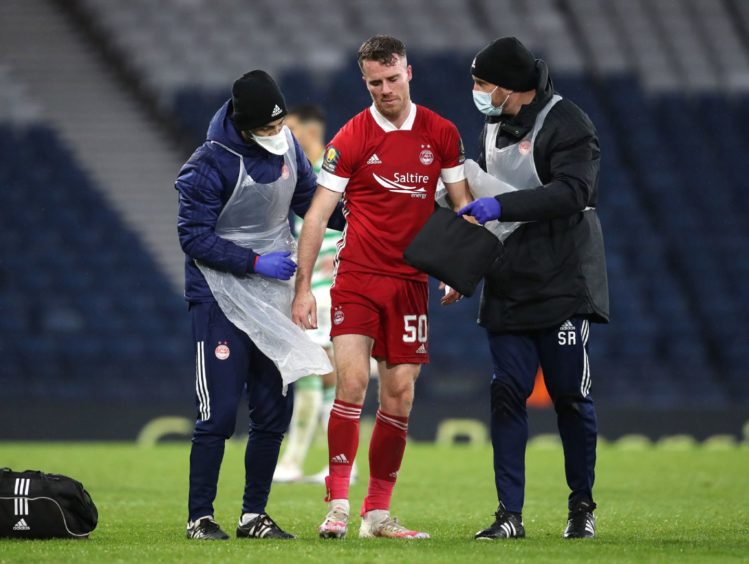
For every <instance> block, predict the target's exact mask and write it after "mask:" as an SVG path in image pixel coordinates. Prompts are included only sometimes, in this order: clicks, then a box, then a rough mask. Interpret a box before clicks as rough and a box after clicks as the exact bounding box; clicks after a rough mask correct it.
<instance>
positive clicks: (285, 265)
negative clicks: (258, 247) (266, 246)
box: [255, 251, 296, 280]
mask: <svg viewBox="0 0 749 564" xmlns="http://www.w3.org/2000/svg"><path fill="white" fill-rule="evenodd" d="M290 255H291V252H290V251H277V252H275V253H268V254H267V255H258V257H257V260H256V261H255V272H256V273H258V274H262V275H263V276H267V277H268V278H277V279H279V280H288V279H289V278H291V277H292V276H294V272H296V263H295V262H294V261H293V260H291V259H290V258H289V256H290Z"/></svg>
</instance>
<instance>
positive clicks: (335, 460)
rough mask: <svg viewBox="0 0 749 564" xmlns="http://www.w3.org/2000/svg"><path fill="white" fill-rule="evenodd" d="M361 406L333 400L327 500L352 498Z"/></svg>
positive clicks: (330, 423)
mask: <svg viewBox="0 0 749 564" xmlns="http://www.w3.org/2000/svg"><path fill="white" fill-rule="evenodd" d="M360 417H361V405H357V404H355V403H347V402H345V401H341V400H335V401H334V402H333V408H332V409H331V410H330V421H329V422H328V455H329V458H328V460H329V464H328V467H329V470H328V474H329V476H328V478H327V479H326V480H325V484H326V485H327V488H328V496H327V498H326V501H330V500H331V499H348V489H349V481H350V479H351V466H352V465H353V464H354V458H355V457H356V449H357V448H358V447H359V418H360Z"/></svg>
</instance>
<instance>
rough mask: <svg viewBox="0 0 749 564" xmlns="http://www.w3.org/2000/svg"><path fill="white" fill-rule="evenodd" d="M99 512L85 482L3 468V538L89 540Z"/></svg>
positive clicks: (0, 521)
mask: <svg viewBox="0 0 749 564" xmlns="http://www.w3.org/2000/svg"><path fill="white" fill-rule="evenodd" d="M98 520H99V512H98V511H97V510H96V505H94V502H93V501H92V500H91V496H90V495H89V494H88V492H87V491H86V490H85V489H84V487H83V484H81V483H80V482H78V481H76V480H73V479H72V478H69V477H67V476H63V475H61V474H45V473H44V472H40V471H38V470H25V471H23V472H14V471H13V470H11V469H10V468H0V537H6V538H14V539H52V538H68V539H71V538H72V539H85V538H88V535H89V534H91V532H92V531H93V530H94V529H95V528H96V523H97V522H98Z"/></svg>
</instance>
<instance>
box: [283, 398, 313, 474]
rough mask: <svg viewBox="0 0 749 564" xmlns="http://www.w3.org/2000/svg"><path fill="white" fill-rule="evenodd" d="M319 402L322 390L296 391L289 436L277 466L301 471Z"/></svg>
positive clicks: (310, 440) (310, 439)
mask: <svg viewBox="0 0 749 564" xmlns="http://www.w3.org/2000/svg"><path fill="white" fill-rule="evenodd" d="M321 402H322V390H319V389H318V390H310V389H307V390H296V392H295V396H294V414H293V415H292V416H291V424H290V425H289V434H288V436H287V437H286V450H285V451H284V453H283V456H282V457H281V460H280V461H279V462H278V465H279V466H285V467H291V468H299V469H300V470H301V468H302V464H303V463H304V458H305V457H306V456H307V451H308V450H309V445H310V443H311V442H312V437H313V436H314V434H315V427H316V426H317V414H318V413H319V412H320V403H321Z"/></svg>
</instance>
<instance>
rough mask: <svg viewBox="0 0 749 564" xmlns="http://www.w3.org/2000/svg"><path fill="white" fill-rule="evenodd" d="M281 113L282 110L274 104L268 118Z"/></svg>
mask: <svg viewBox="0 0 749 564" xmlns="http://www.w3.org/2000/svg"><path fill="white" fill-rule="evenodd" d="M281 112H283V110H282V109H281V108H279V107H278V104H276V107H275V108H273V112H271V114H270V117H276V116H277V115H278V114H280V113H281Z"/></svg>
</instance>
